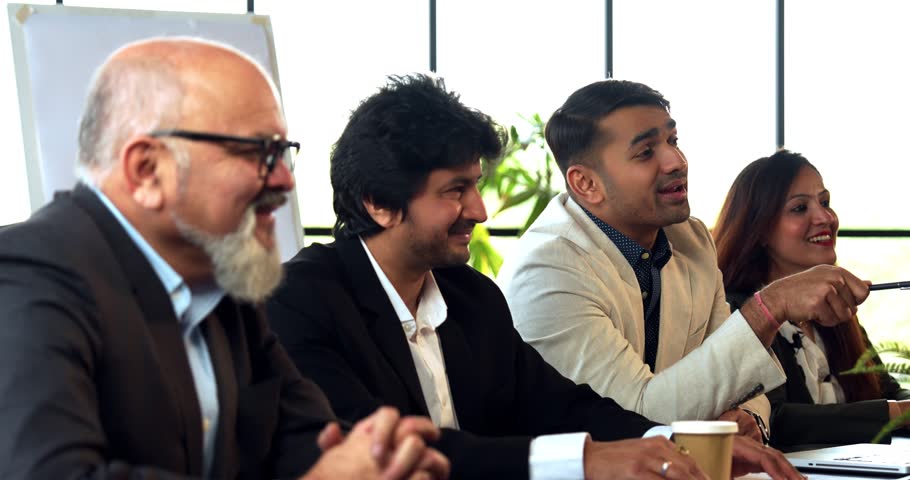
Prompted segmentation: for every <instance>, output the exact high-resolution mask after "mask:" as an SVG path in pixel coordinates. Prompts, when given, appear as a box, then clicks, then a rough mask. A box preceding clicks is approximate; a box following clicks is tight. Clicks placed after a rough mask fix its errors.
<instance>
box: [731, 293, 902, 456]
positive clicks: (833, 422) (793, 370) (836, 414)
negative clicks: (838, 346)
mask: <svg viewBox="0 0 910 480" xmlns="http://www.w3.org/2000/svg"><path fill="white" fill-rule="evenodd" d="M751 295H752V294H751V293H750V294H743V293H728V294H727V301H728V302H729V303H730V308H731V309H733V308H740V307H741V306H742V304H743V303H745V301H746V300H748V299H749V297H750V296H751ZM860 331H861V332H862V335H863V341H864V343H865V344H866V348H871V347H872V344H871V342H869V337H868V336H867V335H866V330H865V329H864V328H862V327H860ZM771 349H772V350H774V354H775V355H776V356H777V358H778V360H780V365H781V367H782V368H783V370H784V373H785V374H786V375H787V381H786V383H784V384H783V385H781V386H779V387H777V388H775V389H774V390H771V391H770V392H768V393H767V395H768V401H770V402H771V426H770V429H771V445H773V446H774V447H775V448H779V449H781V450H784V451H792V450H808V449H815V448H823V447H829V446H834V445H846V444H851V443H868V442H869V441H870V440H872V437H874V436H875V435H876V434H877V433H878V431H879V430H881V428H882V427H884V426H885V424H886V423H888V403H887V400H888V399H891V400H903V399H907V398H910V391H907V390H903V389H901V387H900V384H898V383H897V381H895V380H894V379H893V378H892V377H891V376H890V375H888V374H887V373H882V374H881V375H879V385H880V387H881V390H882V399H881V400H866V401H861V402H849V403H832V404H825V405H817V404H815V403H814V401H813V400H812V395H811V394H810V393H809V389H808V388H807V387H806V374H805V373H804V372H803V369H802V367H800V366H799V364H798V363H797V362H796V350H795V349H794V347H793V345H792V344H791V342H788V341H787V339H785V338H784V337H783V335H781V334H780V333H778V334H777V335H776V336H775V337H774V342H773V343H772V344H771ZM829 355H830V353H829ZM873 361H874V362H875V363H878V364H881V359H879V357H878V356H877V355H876V356H875V358H874V359H873ZM886 441H887V439H886Z"/></svg>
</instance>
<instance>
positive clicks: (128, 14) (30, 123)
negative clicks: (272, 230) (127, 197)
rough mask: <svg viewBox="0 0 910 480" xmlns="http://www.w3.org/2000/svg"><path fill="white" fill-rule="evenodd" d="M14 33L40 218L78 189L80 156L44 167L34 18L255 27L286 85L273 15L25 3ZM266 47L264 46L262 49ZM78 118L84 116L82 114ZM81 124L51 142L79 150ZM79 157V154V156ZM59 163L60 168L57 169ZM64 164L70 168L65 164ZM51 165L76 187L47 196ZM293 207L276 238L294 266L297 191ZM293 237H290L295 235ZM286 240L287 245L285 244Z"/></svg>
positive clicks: (271, 67)
mask: <svg viewBox="0 0 910 480" xmlns="http://www.w3.org/2000/svg"><path fill="white" fill-rule="evenodd" d="M7 12H8V19H9V27H10V36H11V37H12V46H13V63H14V65H15V70H16V85H17V89H18V96H19V112H20V119H21V122H22V141H23V149H24V151H25V165H26V174H27V177H28V192H29V205H30V208H31V211H32V212H34V211H36V210H38V209H40V208H41V207H42V206H44V205H45V204H47V203H49V202H50V201H51V200H52V198H53V192H54V191H56V190H68V189H71V188H72V187H73V185H75V179H76V174H75V172H76V156H75V153H74V154H73V157H72V158H69V159H49V161H48V162H44V161H42V158H41V157H42V148H41V139H40V128H39V125H37V123H36V122H37V116H38V115H37V108H38V107H37V104H36V102H35V95H36V93H37V92H35V91H34V90H35V87H34V85H33V83H32V79H33V76H32V67H33V65H31V64H30V63H29V53H30V52H29V51H28V48H29V47H28V45H27V38H28V32H27V31H26V30H27V29H28V28H29V21H30V20H31V19H32V18H35V16H36V15H43V16H58V17H59V16H63V17H68V18H71V19H72V21H73V22H78V21H80V19H86V18H93V17H102V16H104V17H118V18H119V17H123V18H128V19H136V18H143V19H153V20H161V21H162V22H168V24H169V25H173V24H174V23H175V22H187V24H188V25H199V24H198V23H196V22H199V21H201V22H211V23H218V24H224V25H230V24H238V25H252V26H254V27H260V28H262V30H263V35H264V38H265V40H266V43H265V46H264V47H265V49H266V51H267V57H268V59H267V63H266V64H264V65H262V67H263V68H264V69H265V70H266V71H267V72H268V73H269V74H270V75H271V77H272V79H273V81H274V82H275V85H276V87H277V88H278V91H279V92H281V82H280V80H279V76H278V59H277V56H276V53H275V41H274V35H273V33H272V23H271V19H270V18H269V17H268V16H267V15H255V14H249V13H247V14H227V13H201V12H172V11H152V10H126V9H111V8H89V7H69V6H64V5H31V4H22V3H10V4H8V5H7ZM174 35H190V36H200V37H202V38H207V36H206V35H205V33H200V32H198V31H197V32H193V31H187V32H180V33H175V34H174ZM149 36H150V35H148V34H142V33H137V34H136V36H135V38H134V39H133V40H140V39H143V38H148V37H149ZM212 39H213V40H215V41H221V42H224V43H228V44H231V45H232V46H234V47H235V48H238V49H239V50H241V51H245V52H247V53H250V52H249V51H248V50H249V49H248V48H244V47H245V46H244V45H236V44H234V43H231V42H230V41H225V40H224V39H222V38H212ZM124 43H126V42H118V44H116V45H113V44H112V45H110V46H109V47H110V48H109V51H108V52H107V53H106V54H105V55H104V57H105V58H106V57H107V55H109V54H110V53H112V52H113V51H114V50H116V49H117V48H119V47H121V46H122V45H123V44H124ZM260 47H261V46H260ZM98 66H100V62H99V64H98V65H93V66H92V71H94V70H95V69H96V68H97V67H98ZM54 73H68V72H54ZM72 80H73V79H72V78H67V80H66V81H67V82H71V81H72ZM84 81H85V84H86V85H88V84H89V82H90V81H91V78H86V79H84ZM87 88H88V86H86V90H85V91H84V92H82V93H83V97H82V99H84V98H85V95H87V93H88V92H87ZM77 114H81V111H80V112H77ZM78 120H79V119H78V118H75V119H73V122H74V127H73V128H74V132H76V133H75V134H74V135H71V136H69V138H66V137H63V138H56V137H55V138H52V139H50V140H49V141H66V142H72V143H73V146H74V147H75V144H76V142H77V136H78V127H77V126H75V124H77V123H78ZM74 152H75V150H74ZM55 162H56V163H55ZM60 162H66V163H65V164H61V163H60ZM51 165H55V167H54V168H66V169H68V171H70V172H71V173H72V178H73V182H72V183H70V184H67V185H62V184H60V185H53V188H52V189H50V190H51V191H46V190H48V189H46V188H45V179H46V175H47V174H48V171H47V170H48V169H49V168H52V167H51ZM288 197H289V198H288V202H287V204H286V206H285V207H282V208H281V209H279V210H278V211H277V212H276V234H277V235H278V236H279V237H281V240H280V241H279V248H280V250H281V257H282V260H288V259H290V258H291V257H293V256H294V255H296V254H297V251H298V250H300V249H301V248H302V247H303V244H304V232H303V227H302V225H301V223H300V209H299V206H298V204H297V192H296V188H295V190H293V191H291V192H290V194H289V196H288ZM288 229H291V230H292V232H288ZM289 233H290V235H289ZM288 238H291V239H293V241H294V242H293V244H292V245H288V242H287V239H288ZM282 240H283V241H282Z"/></svg>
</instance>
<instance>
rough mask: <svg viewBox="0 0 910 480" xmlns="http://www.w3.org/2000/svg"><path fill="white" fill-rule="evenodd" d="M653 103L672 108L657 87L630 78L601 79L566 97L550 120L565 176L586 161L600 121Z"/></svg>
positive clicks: (549, 134) (551, 136)
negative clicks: (614, 114)
mask: <svg viewBox="0 0 910 480" xmlns="http://www.w3.org/2000/svg"><path fill="white" fill-rule="evenodd" d="M637 106H654V107H660V108H663V109H664V110H667V111H669V110H670V102H669V101H667V99H665V98H664V96H663V95H661V94H660V92H658V91H657V90H654V89H653V88H651V87H649V86H647V85H644V84H642V83H636V82H630V81H628V80H602V81H599V82H594V83H592V84H590V85H587V86H585V87H582V88H580V89H578V90H576V91H575V93H573V94H572V95H570V96H569V98H568V99H566V102H565V103H563V104H562V106H561V107H559V108H558V109H557V110H556V111H555V112H553V115H552V116H551V117H550V120H549V121H548V122H547V127H546V131H545V135H546V139H547V145H549V146H550V150H552V151H553V157H554V158H556V164H557V165H559V169H560V170H561V171H562V173H563V175H565V174H566V171H567V170H568V169H569V167H570V166H571V165H574V164H578V163H584V162H585V159H586V158H587V157H588V154H589V153H590V151H591V148H592V147H593V146H594V145H595V142H596V140H597V139H598V133H599V132H598V125H597V124H598V122H600V120H602V119H603V118H604V117H606V116H607V115H609V114H611V113H613V111H615V110H617V109H620V108H623V107H637Z"/></svg>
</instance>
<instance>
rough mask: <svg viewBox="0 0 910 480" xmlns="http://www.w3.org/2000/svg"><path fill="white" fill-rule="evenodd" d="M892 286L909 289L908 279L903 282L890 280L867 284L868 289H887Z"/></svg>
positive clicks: (909, 282)
mask: <svg viewBox="0 0 910 480" xmlns="http://www.w3.org/2000/svg"><path fill="white" fill-rule="evenodd" d="M892 288H899V289H901V290H910V281H905V282H891V283H876V284H874V285H869V290H889V289H892Z"/></svg>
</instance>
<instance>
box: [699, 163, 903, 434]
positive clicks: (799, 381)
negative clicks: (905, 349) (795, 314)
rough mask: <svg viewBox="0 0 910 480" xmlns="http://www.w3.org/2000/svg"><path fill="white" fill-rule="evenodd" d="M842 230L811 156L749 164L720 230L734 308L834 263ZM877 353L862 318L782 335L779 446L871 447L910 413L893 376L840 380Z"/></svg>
mask: <svg viewBox="0 0 910 480" xmlns="http://www.w3.org/2000/svg"><path fill="white" fill-rule="evenodd" d="M838 227H839V220H838V217H837V214H836V213H835V212H834V210H833V209H832V207H831V193H830V192H829V191H828V190H827V189H826V188H825V185H824V182H823V181H822V177H821V175H820V174H819V172H818V171H817V170H816V168H815V167H814V166H813V165H812V164H811V163H809V162H808V160H806V159H805V157H803V156H801V155H799V154H796V153H792V152H789V151H786V150H781V151H779V152H777V153H775V154H774V155H772V156H770V157H766V158H761V159H758V160H756V161H754V162H752V163H751V164H749V166H747V167H746V168H745V169H744V170H743V171H742V172H741V173H740V174H739V176H738V177H737V178H736V180H735V181H734V183H733V186H732V187H731V188H730V192H729V194H728V195H727V199H726V201H725V202H724V205H723V209H722V210H721V213H720V217H719V218H718V220H717V224H716V226H715V228H714V238H715V241H716V243H717V255H718V264H719V266H720V269H721V271H722V272H723V275H724V286H725V288H726V291H727V298H728V300H729V301H730V304H731V307H733V308H736V307H739V306H741V305H742V304H743V303H744V301H745V300H746V299H747V298H749V296H750V295H751V294H752V293H753V292H755V291H756V290H759V289H760V288H762V286H764V285H767V284H769V283H771V282H772V281H774V280H777V279H779V278H782V277H785V276H788V275H791V274H795V273H799V272H802V271H804V270H807V269H810V268H812V267H814V266H816V265H830V264H834V263H835V262H836V261H837V254H836V252H835V249H834V247H835V244H836V242H837V231H838ZM869 345H870V342H869V339H868V337H867V336H866V332H865V330H864V329H863V328H862V327H861V326H860V325H859V323H858V322H857V321H855V320H854V321H852V322H846V323H844V324H841V325H838V326H836V327H824V326H821V325H818V324H814V323H813V322H795V323H790V322H787V323H785V324H784V325H783V326H782V327H781V329H780V331H779V332H778V334H777V336H776V338H775V340H774V343H773V345H772V348H773V349H774V352H775V353H776V355H777V357H778V359H779V360H780V362H781V365H782V366H783V368H784V371H785V372H786V374H787V383H785V384H784V385H782V386H781V387H778V388H777V389H775V390H773V391H771V392H769V393H768V399H769V400H770V401H771V407H772V414H771V432H772V437H771V442H772V444H774V445H775V446H777V447H780V448H797V446H799V445H806V444H820V443H842V444H843V443H858V442H867V441H869V440H870V439H871V438H872V437H873V436H874V435H875V433H876V432H877V431H878V429H879V428H881V426H882V425H884V424H885V423H887V422H888V420H889V419H894V418H897V417H898V416H900V414H901V412H902V411H905V410H908V409H910V401H908V400H907V399H910V391H906V390H902V389H901V388H900V386H899V385H898V384H897V382H895V380H894V379H892V378H891V377H890V376H889V375H887V374H877V373H867V374H864V375H841V372H843V371H845V370H847V369H849V368H850V367H851V366H853V364H854V362H856V360H857V359H858V358H859V357H860V355H861V354H862V352H863V351H864V350H865V349H866V348H867V347H869ZM872 362H873V363H879V364H880V363H881V360H879V359H878V357H874V358H873V359H872ZM886 400H895V401H887V402H886Z"/></svg>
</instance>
